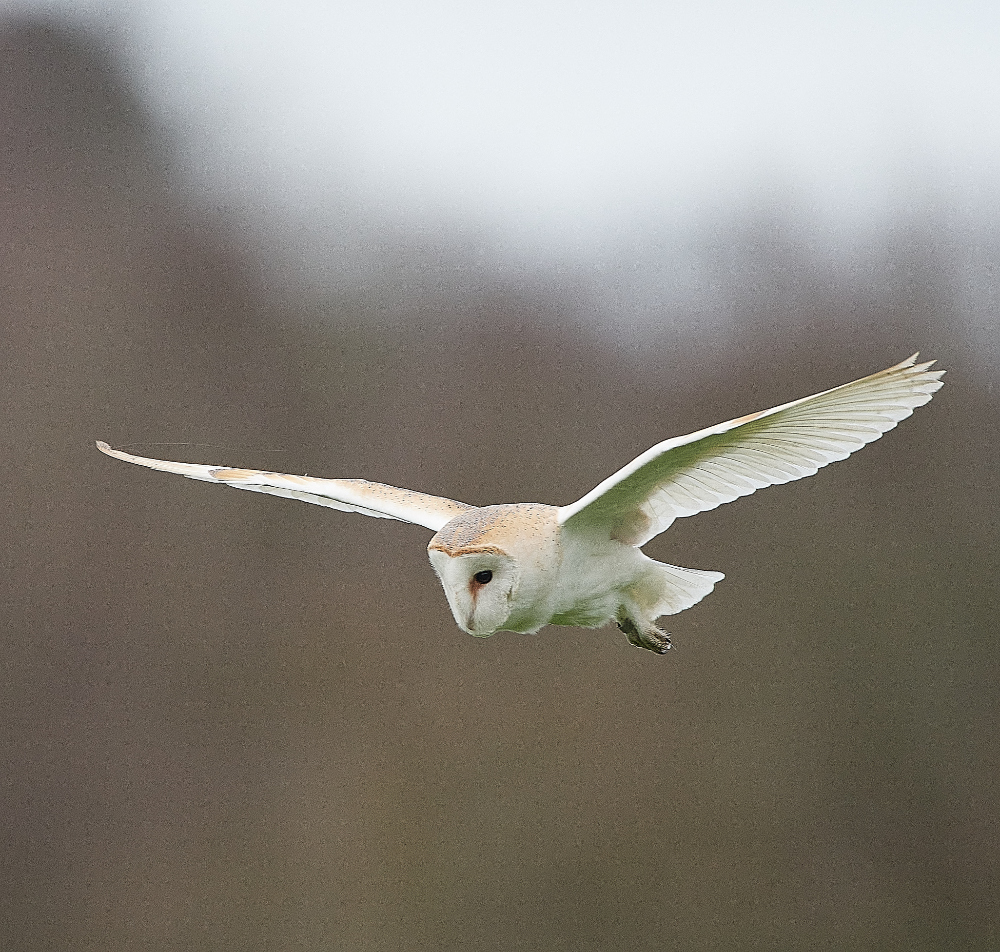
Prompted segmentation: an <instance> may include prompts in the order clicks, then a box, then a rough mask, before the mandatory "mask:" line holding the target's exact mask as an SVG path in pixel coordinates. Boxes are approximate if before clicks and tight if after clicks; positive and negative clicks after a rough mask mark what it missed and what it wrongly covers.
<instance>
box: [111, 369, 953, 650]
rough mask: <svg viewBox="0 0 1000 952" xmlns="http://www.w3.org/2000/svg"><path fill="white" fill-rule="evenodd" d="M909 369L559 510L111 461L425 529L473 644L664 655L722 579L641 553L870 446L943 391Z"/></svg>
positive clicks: (652, 467) (936, 381)
mask: <svg viewBox="0 0 1000 952" xmlns="http://www.w3.org/2000/svg"><path fill="white" fill-rule="evenodd" d="M916 360H917V355H916V354H914V355H913V356H912V357H911V358H910V359H909V360H904V361H903V362H902V363H899V364H896V366H894V367H889V368H888V369H887V370H882V371H880V372H879V373H876V374H872V375H871V376H869V377H862V378H861V379H860V380H855V381H854V382H853V383H848V384H844V385H843V386H840V387H835V388H834V389H832V390H825V391H824V392H823V393H818V394H816V395H815V396H812V397H804V398H803V399H801V400H794V401H793V402H791V403H786V404H784V405H782V406H780V407H775V408H774V409H773V410H762V411H760V412H758V413H751V414H748V415H747V416H742V417H738V418H737V419H735V420H730V421H729V422H728V423H719V424H718V425H716V426H711V427H708V428H707V429H704V430H698V431H697V432H696V433H690V434H688V435H687V436H679V437H675V438H674V439H672V440H665V441H664V442H662V443H657V445H656V446H654V447H652V448H650V449H648V450H646V452H645V453H643V454H642V455H641V456H638V457H636V458H635V459H634V460H632V462H631V463H629V464H628V465H627V466H624V467H623V468H622V469H620V470H618V472H617V473H615V474H613V475H612V476H609V477H608V478H607V479H605V480H604V482H602V483H600V484H598V485H597V486H596V487H594V488H593V489H592V490H591V491H590V492H589V493H587V494H586V495H585V496H583V498H581V499H578V500H577V501H576V502H574V503H570V505H568V506H547V505H542V504H540V503H514V504H513V505H500V506H482V507H480V506H470V505H467V504H466V503H464V502H456V501H454V500H453V499H444V498H442V497H440V496H428V495H425V494H423V493H418V492H412V491H410V490H408V489H397V488H396V487H395V486H386V485H383V484H382V483H372V482H368V480H365V479H318V478H316V477H314V476H289V475H285V474H283V473H266V472H261V471H259V470H255V469H230V468H228V467H225V466H203V465H198V464H195V463H171V462H168V461H165V460H157V459H146V458H144V457H141V456H132V455H131V454H130V453H123V452H122V451H121V450H113V449H111V447H110V446H108V444H107V443H101V442H99V443H98V444H97V448H98V449H99V450H100V451H101V452H102V453H106V454H107V455H108V456H114V457H116V458H117V459H122V460H125V461H126V462H129V463H138V464H139V465H140V466H148V467H149V468H150V469H161V470H164V471H166V472H168V473H180V475H182V476H189V477H191V478H192V479H202V480H205V481H206V482H212V483H221V484H222V485H224V486H233V487H235V488H237V489H250V490H253V491H254V492H260V493H272V494H273V495H276V496H287V497H289V498H290V499H301V500H303V501H304V502H311V503H316V504H317V505H320V506H328V507H330V508H331V509H340V510H343V511H344V512H360V513H363V514H364V515H367V516H377V517H378V518H381V519H398V520H399V521H401V522H411V523H415V524H416V525H418V526H425V527H426V528H428V529H430V530H431V531H433V532H434V533H435V534H434V537H433V538H432V539H431V541H430V543H429V545H428V546H427V550H428V553H429V555H430V560H431V564H432V565H433V566H434V571H435V572H437V575H438V578H440V580H441V584H442V586H443V587H444V591H445V595H446V596H447V597H448V604H449V605H450V606H451V611H452V614H453V615H454V616H455V621H456V622H457V623H458V626H459V627H460V628H461V629H462V630H463V631H466V632H468V633H469V634H470V635H475V636H476V637H478V638H488V637H489V636H490V635H492V634H493V633H494V632H495V631H499V630H501V629H504V630H507V631H517V632H525V633H534V632H536V631H538V630H539V629H540V628H542V627H543V626H544V625H576V626H579V627H583V628H599V627H601V626H603V625H605V624H607V623H608V622H609V621H614V622H615V623H616V624H617V625H618V627H619V628H620V629H621V630H622V631H623V632H624V633H625V635H626V636H627V637H628V640H629V641H630V642H631V643H632V644H633V645H636V646H638V647H640V648H648V649H649V650H651V651H656V652H659V653H661V654H662V653H663V652H664V651H666V650H667V649H668V648H669V647H670V639H669V637H668V636H667V634H666V633H665V632H664V631H661V630H660V629H659V628H658V627H657V626H656V620H657V618H659V617H660V616H661V615H674V614H676V613H677V612H681V611H684V609H685V608H690V607H691V606H692V605H694V604H696V603H697V602H700V601H701V600H702V599H703V598H704V597H705V596H706V595H707V594H708V593H709V592H711V591H712V589H713V588H714V587H715V583H716V582H718V581H720V580H721V579H722V578H723V577H724V576H723V575H722V573H721V572H703V571H701V570H699V569H685V568H680V567H679V566H676V565H666V564H664V563H662V562H656V561H654V560H653V559H651V558H649V557H648V556H646V555H644V554H643V553H642V551H641V550H640V548H641V546H643V545H645V543H647V542H648V541H649V540H650V539H652V538H653V537H654V536H656V535H659V534H660V533H661V532H663V531H664V530H665V529H667V528H669V526H670V524H671V523H672V522H673V521H674V520H675V519H677V518H679V517H680V516H693V515H694V514H695V513H698V512H705V511H706V510H708V509H715V508H716V506H720V505H722V503H724V502H730V501H732V500H733V499H736V498H737V497H739V496H747V495H749V494H750V493H752V492H754V491H756V490H758V489H761V488H762V487H764V486H771V485H774V484H776V483H787V482H791V481H792V480H793V479H801V478H802V477H803V476H811V475H812V474H813V473H815V472H816V471H817V470H818V469H820V467H822V466H826V465H827V464H828V463H832V462H833V461H834V460H839V459H844V458H845V457H847V456H849V455H850V454H851V453H853V452H854V451H855V450H857V449H860V448H861V447H862V446H864V445H865V444H866V443H871V442H872V441H873V440H877V439H878V438H879V437H880V436H881V435H882V434H883V433H885V432H887V431H888V430H891V429H892V428H893V427H894V426H895V425H896V424H897V423H898V422H899V421H900V420H902V419H905V418H906V417H908V416H909V415H910V414H911V413H912V412H913V410H914V408H915V407H919V406H922V405H923V404H925V403H927V402H928V400H930V399H931V395H932V394H933V393H934V392H935V391H936V390H938V389H940V387H941V376H942V374H943V373H944V371H942V370H931V369H930V367H931V364H932V363H934V361H929V362H927V363H921V364H918V363H917V362H916Z"/></svg>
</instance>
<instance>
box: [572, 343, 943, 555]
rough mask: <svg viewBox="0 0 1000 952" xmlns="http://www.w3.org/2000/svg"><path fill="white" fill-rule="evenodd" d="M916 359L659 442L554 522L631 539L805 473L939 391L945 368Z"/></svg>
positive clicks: (850, 450) (633, 541)
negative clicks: (597, 529) (603, 530)
mask: <svg viewBox="0 0 1000 952" xmlns="http://www.w3.org/2000/svg"><path fill="white" fill-rule="evenodd" d="M916 360H917V355H916V354H914V355H913V356H912V357H910V358H909V359H907V360H904V361H902V362H901V363H898V364H896V365H895V366H894V367H889V368H888V369H887V370H882V371H879V372H878V373H875V374H871V375H870V376H868V377H862V378H861V379H860V380H855V381H853V382H852V383H847V384H843V385H842V386H840V387H834V388H833V389H832V390H825V391H823V392H822V393H817V394H814V395H813V396H811V397H803V398H802V399H801V400H794V401H792V402H791V403H786V404H783V405H782V406H779V407H774V408H773V409H771V410H762V411H760V412H758V413H751V414H749V415H747V416H742V417H737V418H736V419H735V420H729V421H728V422H726V423H719V424H716V425H715V426H712V427H708V428H706V429H704V430H698V431H697V432H695V433H690V434H688V435H687V436H679V437H675V438H674V439H671V440H665V441H664V442H662V443H658V444H657V445H656V446H654V447H652V448H651V449H648V450H646V452H645V453H643V454H642V455H641V456H638V457H637V458H636V459H634V460H633V461H632V462H631V463H629V464H628V465H627V466H624V467H622V469H620V470H619V471H618V472H617V473H615V474H614V475H612V476H609V477H608V478H607V479H605V480H604V481H603V482H602V483H600V485H598V486H597V487H595V488H594V489H592V490H591V491H590V492H589V493H587V494H586V495H585V496H584V497H583V498H581V499H579V500H577V501H576V502H575V503H573V504H572V505H569V506H563V507H562V508H560V510H559V522H560V524H565V525H570V526H572V525H576V526H578V527H580V528H583V527H589V528H601V529H606V530H607V532H608V533H609V534H610V535H611V537H612V538H617V539H619V540H620V541H622V542H628V543H629V544H631V545H636V546H640V545H643V544H644V543H646V542H648V541H649V540H650V539H652V538H653V537H654V536H656V535H659V533H661V532H663V531H664V530H665V529H667V528H668V527H669V526H670V524H671V523H672V522H673V521H674V520H675V519H677V518H680V517H681V516H692V515H694V514H695V513H698V512H704V511H706V510H708V509H714V508H716V506H720V505H722V504H723V503H726V502H731V501H732V500H733V499H737V498H738V497H740V496H746V495H749V494H750V493H752V492H755V491H756V490H758V489H761V488H762V487H764V486H773V485H775V484H777V483H787V482H791V481H792V480H794V479H802V478H803V477H804V476H811V475H812V474H813V473H815V472H816V471H817V470H818V469H820V468H821V467H823V466H826V465H827V464H829V463H832V462H834V461H835V460H839V459H844V458H845V457H847V456H849V455H850V454H851V453H853V452H854V451H855V450H857V449H860V448H861V447H862V446H864V445H865V444H866V443H870V442H872V441H873V440H877V439H878V438H879V437H880V436H881V435H882V434H883V433H885V432H887V431H888V430H891V429H892V428H893V427H894V426H895V425H896V424H897V423H898V422H899V421H900V420H902V419H904V418H906V417H908V416H909V415H910V414H911V413H912V412H913V410H914V408H915V407H919V406H921V405H922V404H924V403H927V401H928V400H930V398H931V396H932V395H933V393H934V392H935V391H936V390H938V389H940V387H941V379H940V378H941V376H942V374H943V373H944V371H943V370H931V369H930V367H931V364H933V363H934V362H933V361H928V362H926V363H922V364H918V363H917V362H916Z"/></svg>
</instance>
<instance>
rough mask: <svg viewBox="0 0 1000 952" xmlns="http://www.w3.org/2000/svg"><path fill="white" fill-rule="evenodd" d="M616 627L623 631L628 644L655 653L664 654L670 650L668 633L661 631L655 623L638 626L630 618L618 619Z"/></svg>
mask: <svg viewBox="0 0 1000 952" xmlns="http://www.w3.org/2000/svg"><path fill="white" fill-rule="evenodd" d="M617 624H618V628H619V630H620V631H623V632H625V637H626V638H628V640H629V644H633V645H635V646H636V647H637V648H646V649H647V650H649V651H655V652H656V653H657V654H665V653H666V652H667V651H669V650H670V635H668V634H667V633H666V632H665V631H661V630H660V629H659V628H657V627H656V625H646V626H644V627H642V628H640V627H639V626H638V625H637V624H636V623H635V622H634V621H632V619H631V618H620V619H618V622H617Z"/></svg>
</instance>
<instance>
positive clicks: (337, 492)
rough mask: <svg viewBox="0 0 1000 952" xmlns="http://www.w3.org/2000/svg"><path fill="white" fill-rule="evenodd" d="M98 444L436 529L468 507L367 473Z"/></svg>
mask: <svg viewBox="0 0 1000 952" xmlns="http://www.w3.org/2000/svg"><path fill="white" fill-rule="evenodd" d="M97 448H98V449H99V450H100V451H101V452H102V453H105V454H107V455H108V456H113V457H115V459H121V460H125V462H127V463H136V464H137V465H139V466H146V467H148V468H149V469H158V470H162V471H163V472H166V473H179V474H180V475H181V476H187V477H188V478H189V479H202V480H204V481H206V482H209V483H221V484H222V485H224V486H232V487H233V488H235V489H249V490H250V491H251V492H258V493H270V494H271V495H274V496H285V497H287V498H289V499H301V500H302V501H303V502H311V503H315V504H316V505H318V506H327V507H329V508H330V509H340V510H341V511H343V512H360V513H362V514H364V515H366V516H375V517H377V518H379V519H398V520H399V521H400V522H411V523H413V524H415V525H418V526H425V527H426V528H428V529H433V530H434V531H435V532H437V531H438V529H440V528H441V527H442V526H443V525H445V523H447V522H449V521H450V520H451V519H453V518H454V517H455V516H457V515H459V513H462V512H465V511H466V510H467V509H471V508H472V507H471V506H468V505H466V504H465V503H464V502H456V501H455V500H453V499H445V498H443V497H442V496H428V495H426V494H424V493H417V492H412V491H411V490H409V489H397V488H396V487H395V486H386V485H385V484H383V483H371V482H369V481H368V480H367V479H319V478H317V477H315V476H292V475H289V474H287V473H268V472H264V471H262V470H257V469H231V468H229V467H226V466H204V465H201V464H198V463H173V462H170V461H169V460H161V459H149V458H147V457H145V456H133V455H132V454H131V453H124V452H122V451H121V450H113V449H112V448H111V447H110V446H108V444H107V443H103V442H100V441H98V443H97Z"/></svg>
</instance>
